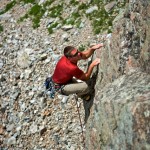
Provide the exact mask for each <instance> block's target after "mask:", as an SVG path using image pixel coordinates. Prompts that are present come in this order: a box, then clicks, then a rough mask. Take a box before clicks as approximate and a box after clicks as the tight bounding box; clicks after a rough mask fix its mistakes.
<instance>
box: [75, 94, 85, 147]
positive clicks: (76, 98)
mask: <svg viewBox="0 0 150 150" xmlns="http://www.w3.org/2000/svg"><path fill="white" fill-rule="evenodd" d="M74 98H75V100H76V105H77V111H78V115H79V120H80V126H81V131H82V142H83V146H84V149H85V137H84V134H83V124H82V121H81V117H80V110H79V107H78V96H77V94H74Z"/></svg>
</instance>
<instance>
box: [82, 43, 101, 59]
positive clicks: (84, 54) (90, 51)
mask: <svg viewBox="0 0 150 150" xmlns="http://www.w3.org/2000/svg"><path fill="white" fill-rule="evenodd" d="M101 47H103V44H97V45H94V46H92V47H91V48H89V49H88V50H85V51H83V52H82V58H83V59H87V58H89V57H90V56H91V55H92V54H93V53H94V51H95V50H96V49H99V48H101Z"/></svg>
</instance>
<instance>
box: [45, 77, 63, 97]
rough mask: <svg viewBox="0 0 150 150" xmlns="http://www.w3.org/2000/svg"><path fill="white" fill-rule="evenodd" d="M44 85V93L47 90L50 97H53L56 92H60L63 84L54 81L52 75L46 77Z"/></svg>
mask: <svg viewBox="0 0 150 150" xmlns="http://www.w3.org/2000/svg"><path fill="white" fill-rule="evenodd" d="M44 85H45V87H46V91H45V93H47V92H49V96H50V98H54V97H55V93H56V92H58V93H62V88H63V87H64V85H60V84H57V83H54V82H53V80H52V77H48V78H46V80H45V82H44Z"/></svg>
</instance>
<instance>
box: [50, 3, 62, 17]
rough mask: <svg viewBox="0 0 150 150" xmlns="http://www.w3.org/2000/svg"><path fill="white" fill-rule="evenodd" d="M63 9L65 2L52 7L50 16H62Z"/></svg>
mask: <svg viewBox="0 0 150 150" xmlns="http://www.w3.org/2000/svg"><path fill="white" fill-rule="evenodd" d="M62 11H63V3H62V4H59V5H57V6H54V7H52V8H50V9H49V16H50V17H52V18H56V17H59V16H61V13H62Z"/></svg>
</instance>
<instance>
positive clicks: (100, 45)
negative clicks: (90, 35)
mask: <svg viewBox="0 0 150 150" xmlns="http://www.w3.org/2000/svg"><path fill="white" fill-rule="evenodd" d="M101 47H103V43H101V44H97V45H94V46H92V47H91V48H92V49H94V50H95V49H98V48H101Z"/></svg>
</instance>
